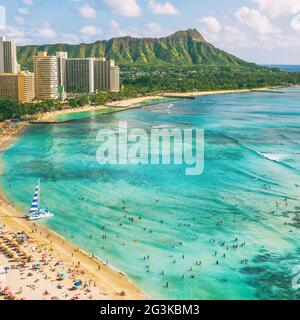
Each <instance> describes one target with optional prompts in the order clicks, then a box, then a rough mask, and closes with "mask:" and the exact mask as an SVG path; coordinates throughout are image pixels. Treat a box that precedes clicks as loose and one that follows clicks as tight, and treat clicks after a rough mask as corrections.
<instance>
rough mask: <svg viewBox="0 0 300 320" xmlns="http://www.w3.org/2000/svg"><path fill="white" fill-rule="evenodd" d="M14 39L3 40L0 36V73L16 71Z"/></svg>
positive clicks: (17, 70)
mask: <svg viewBox="0 0 300 320" xmlns="http://www.w3.org/2000/svg"><path fill="white" fill-rule="evenodd" d="M19 71H20V66H19V65H18V62H17V45H16V41H5V39H4V38H2V37H0V73H14V74H16V73H18V72H19Z"/></svg>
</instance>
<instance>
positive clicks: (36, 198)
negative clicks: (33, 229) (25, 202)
mask: <svg viewBox="0 0 300 320" xmlns="http://www.w3.org/2000/svg"><path fill="white" fill-rule="evenodd" d="M40 190H41V188H40V179H39V180H38V183H37V185H36V188H35V192H34V195H33V200H32V204H31V208H30V210H29V215H28V219H29V220H41V219H47V218H51V217H53V216H54V214H53V213H51V212H50V211H49V210H47V209H40V205H39V204H40Z"/></svg>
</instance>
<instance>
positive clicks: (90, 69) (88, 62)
mask: <svg viewBox="0 0 300 320" xmlns="http://www.w3.org/2000/svg"><path fill="white" fill-rule="evenodd" d="M65 89H66V91H67V92H88V93H93V92H94V91H95V89H94V61H93V59H92V58H88V59H67V60H66V69H65Z"/></svg>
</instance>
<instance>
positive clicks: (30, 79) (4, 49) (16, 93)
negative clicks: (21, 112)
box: [0, 37, 35, 103]
mask: <svg viewBox="0 0 300 320" xmlns="http://www.w3.org/2000/svg"><path fill="white" fill-rule="evenodd" d="M34 98H35V90H34V74H33V73H31V72H20V66H19V65H18V63H17V46H16V42H15V41H5V40H4V38H1V37H0V100H4V99H8V100H12V101H14V102H19V103H23V102H30V101H32V100H33V99H34Z"/></svg>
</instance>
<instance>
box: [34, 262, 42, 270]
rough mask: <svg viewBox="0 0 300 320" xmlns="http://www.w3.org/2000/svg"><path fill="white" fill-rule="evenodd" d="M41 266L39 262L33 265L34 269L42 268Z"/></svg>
mask: <svg viewBox="0 0 300 320" xmlns="http://www.w3.org/2000/svg"><path fill="white" fill-rule="evenodd" d="M42 267H43V265H42V264H39V263H38V264H36V265H35V268H36V269H42Z"/></svg>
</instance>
